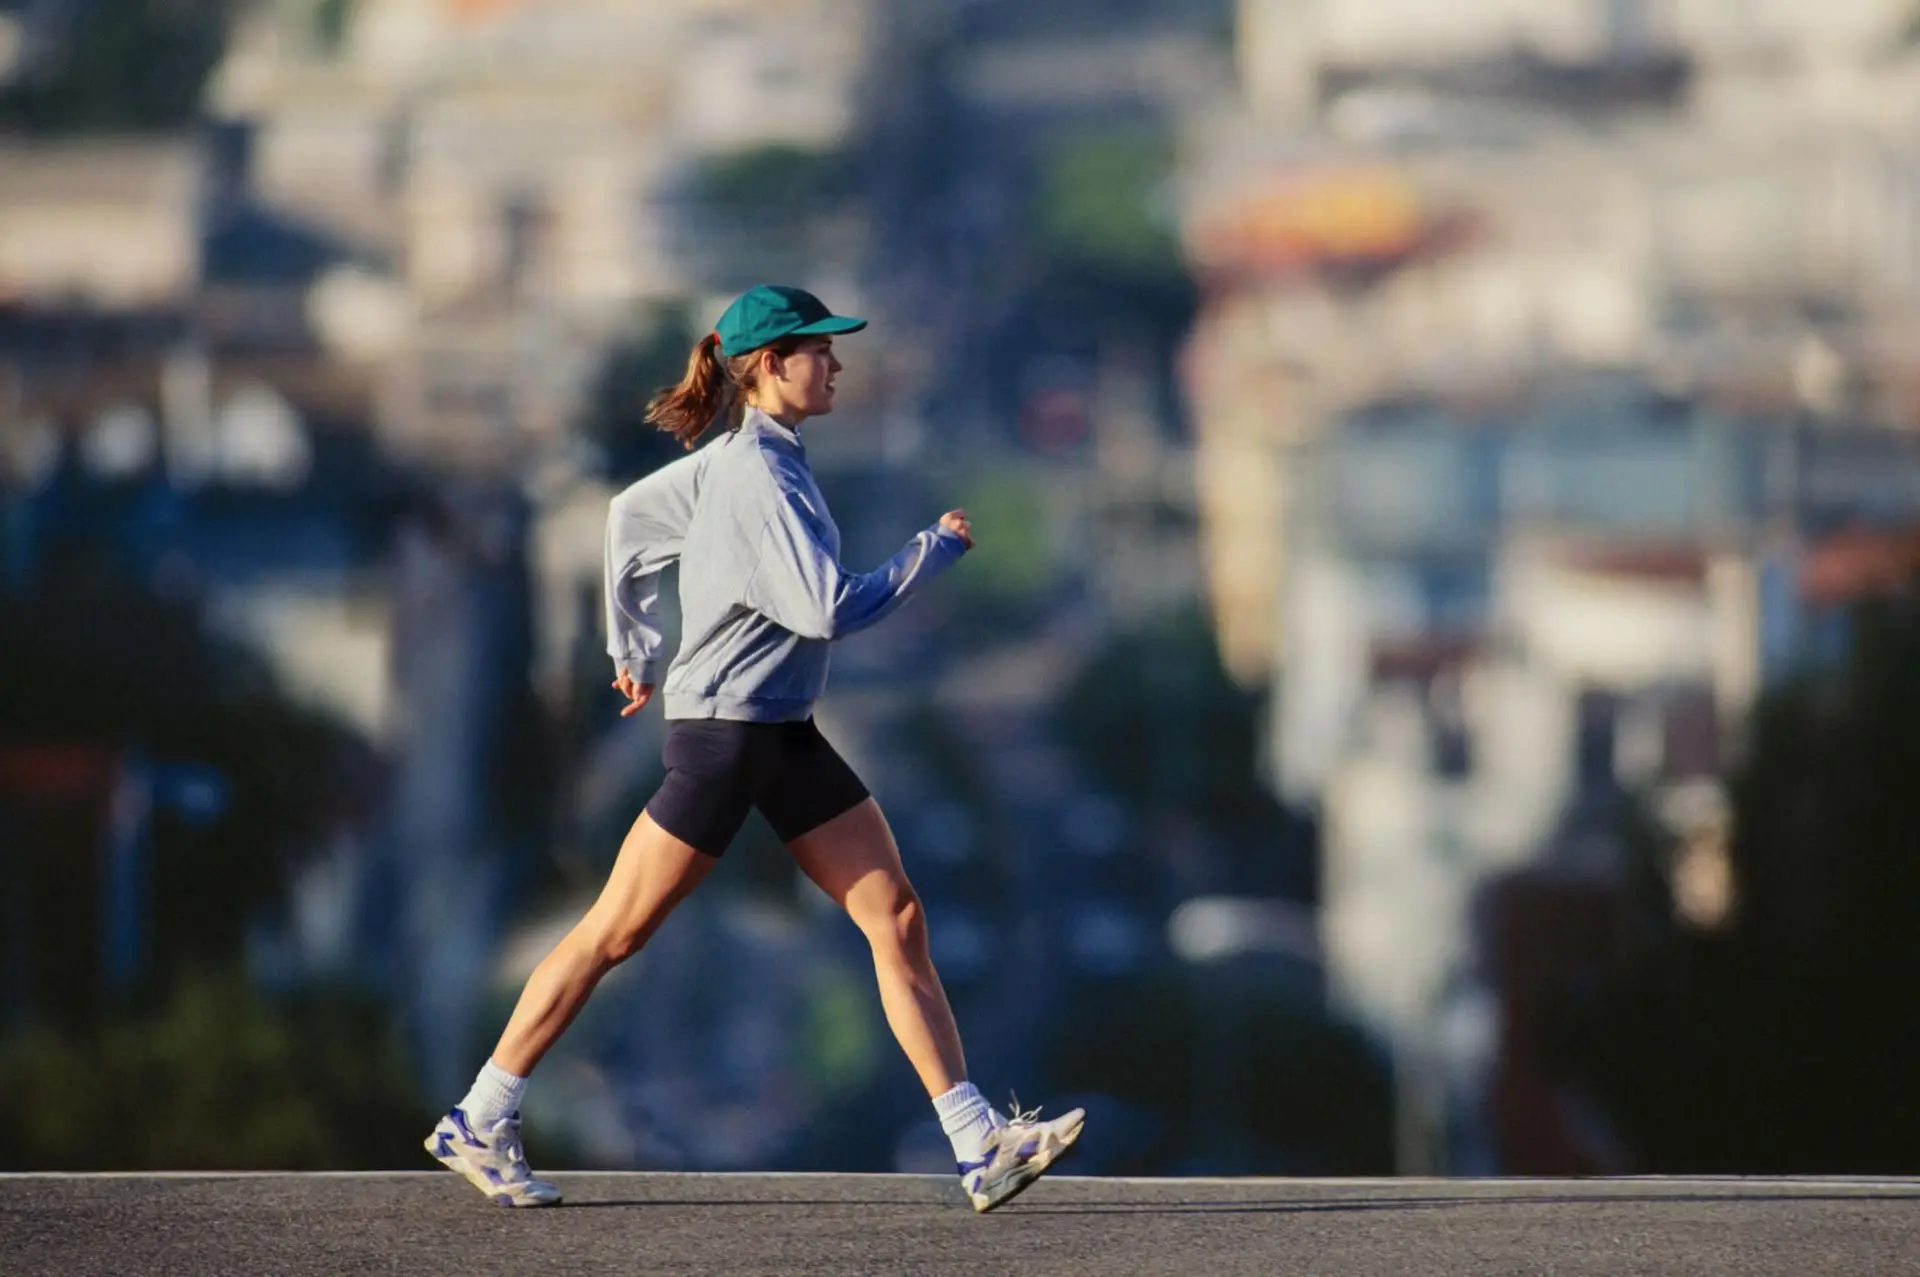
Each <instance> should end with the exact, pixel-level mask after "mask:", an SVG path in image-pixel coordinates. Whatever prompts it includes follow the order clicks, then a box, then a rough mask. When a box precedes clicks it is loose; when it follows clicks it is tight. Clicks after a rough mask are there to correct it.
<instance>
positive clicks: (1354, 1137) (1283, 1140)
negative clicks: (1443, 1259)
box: [1046, 958, 1393, 1175]
mask: <svg viewBox="0 0 1920 1277" xmlns="http://www.w3.org/2000/svg"><path fill="white" fill-rule="evenodd" d="M1046 1065H1047V1076H1048V1078H1049V1080H1050V1081H1051V1083H1052V1084H1053V1085H1054V1086H1056V1087H1058V1088H1060V1089H1061V1090H1064V1091H1066V1092H1069V1093H1072V1094H1076V1095H1087V1094H1090V1093H1091V1094H1094V1095H1101V1096H1108V1097H1112V1098H1114V1099H1117V1100H1120V1101H1123V1102H1124V1103H1125V1104H1126V1105H1128V1106H1129V1107H1131V1108H1133V1109H1136V1110H1139V1111H1142V1112H1145V1113H1149V1114H1152V1115H1154V1116H1155V1117H1157V1118H1158V1119H1159V1121H1157V1122H1156V1123H1154V1125H1153V1128H1152V1129H1153V1130H1154V1131H1155V1132H1157V1134H1156V1136H1155V1137H1154V1138H1153V1139H1151V1140H1149V1141H1148V1142H1146V1143H1144V1144H1143V1145H1141V1146H1139V1147H1132V1148H1129V1149H1127V1150H1126V1151H1124V1152H1122V1153H1119V1154H1118V1155H1117V1156H1115V1155H1112V1154H1109V1159H1110V1160H1109V1161H1108V1162H1107V1163H1105V1164H1103V1166H1102V1167H1101V1169H1102V1170H1103V1171H1105V1172H1107V1173H1111V1174H1153V1173H1165V1172H1166V1170H1167V1169H1168V1168H1169V1167H1177V1168H1179V1169H1180V1170H1181V1171H1183V1172H1186V1173H1196V1174H1206V1173H1232V1174H1258V1173H1270V1174H1318V1175H1387V1174H1391V1173H1392V1170H1393V1102H1392V1096H1391V1085H1390V1079H1389V1077H1388V1070H1387V1068H1386V1064H1385V1061H1384V1060H1383V1059H1382V1058H1381V1057H1380V1056H1379V1054H1378V1053H1377V1052H1376V1051H1374V1050H1373V1049H1372V1048H1371V1047H1370V1046H1369V1045H1368V1044H1367V1042H1366V1039H1365V1037H1364V1036H1363V1035H1362V1034H1361V1033H1360V1032H1359V1030H1357V1029H1356V1028H1355V1027H1353V1026H1352V1025H1350V1024H1345V1023H1343V1022H1341V1021H1339V1020H1337V1019H1335V1018H1333V1017H1332V1016H1330V1015H1329V1014H1328V1013H1327V1011H1326V1009H1325V1007H1324V1005H1323V1004H1322V1003H1321V1002H1320V1001H1319V1000H1307V999H1305V998H1303V997H1302V996H1301V995H1300V993H1299V991H1298V989H1297V986H1294V985H1290V984H1289V983H1288V981H1287V979H1286V978H1285V977H1283V976H1278V975H1276V973H1274V972H1272V971H1270V970H1269V969H1268V964H1266V963H1264V962H1263V961H1261V960H1258V959H1250V958H1242V959H1236V960H1231V961H1227V962H1216V963H1209V964H1206V965H1204V966H1191V967H1187V968H1184V969H1182V968H1180V967H1177V966H1174V965H1172V964H1168V965H1165V966H1162V967H1160V968H1159V969H1157V970H1154V971H1150V972H1147V973H1145V974H1143V975H1140V976H1137V977H1129V978H1126V979H1122V980H1115V981H1111V982H1107V983H1104V984H1100V985H1094V986H1090V987H1088V988H1085V989H1083V990H1082V991H1081V993H1080V995H1079V996H1077V997H1075V998H1074V999H1072V1000H1071V1001H1070V1002H1069V1003H1068V1004H1067V1006H1066V1008H1065V1010H1064V1011H1063V1013H1062V1015H1061V1017H1060V1018H1059V1020H1058V1021H1057V1022H1056V1024H1055V1026H1054V1031H1053V1033H1052V1034H1051V1038H1050V1042H1049V1045H1048V1048H1047V1057H1046Z"/></svg>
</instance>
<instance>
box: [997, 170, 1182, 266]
mask: <svg viewBox="0 0 1920 1277" xmlns="http://www.w3.org/2000/svg"><path fill="white" fill-rule="evenodd" d="M1173 167H1174V156H1173V151H1172V148H1171V147H1170V146H1169V145H1168V143H1167V142H1166V140H1165V139H1163V138H1159V137H1154V136H1147V135H1140V134H1134V133H1113V134H1100V135H1094V136H1090V137H1082V138H1079V139H1077V140H1075V141H1073V142H1071V143H1069V144H1067V145H1065V146H1063V147H1061V148H1060V149H1059V150H1057V151H1056V152H1054V153H1053V154H1052V155H1051V156H1049V157H1048V158H1047V159H1046V161H1045V162H1044V163H1043V165H1042V168H1041V171H1040V182H1039V191H1038V194H1037V196H1036V199H1035V207H1034V210H1033V219H1032V221H1033V225H1034V229H1035V234H1036V236H1037V238H1038V242H1039V247H1040V249H1041V251H1042V254H1043V256H1045V257H1046V258H1047V259H1048V260H1051V261H1053V262H1056V263H1059V264H1062V265H1065V266H1069V267H1073V266H1078V267H1081V268H1090V269H1091V270H1093V271H1094V272H1095V273H1098V274H1102V275H1108V276H1118V277H1121V278H1123V279H1128V280H1134V281H1139V282H1143V283H1150V282H1159V281H1165V280H1168V279H1177V278H1179V277H1180V275H1181V273H1182V267H1181V264H1180V255H1179V251H1178V247H1177V245H1176V243H1175V240H1174V236H1173V232H1172V229H1171V226H1170V219H1169V218H1167V217H1164V216H1162V215H1161V214H1160V213H1159V212H1158V206H1159V203H1160V201H1161V200H1162V198H1163V196H1162V191H1163V189H1164V187H1165V185H1166V183H1167V182H1168V181H1169V180H1170V178H1171V176H1172V173H1173Z"/></svg>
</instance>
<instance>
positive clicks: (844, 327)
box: [793, 315, 867, 337]
mask: <svg viewBox="0 0 1920 1277" xmlns="http://www.w3.org/2000/svg"><path fill="white" fill-rule="evenodd" d="M866 326H867V321H866V320H864V319H855V318H854V317H853V316H852V315H828V316H827V317H826V318H825V319H816V320H814V321H813V322H812V323H811V324H807V325H806V326H804V327H801V328H796V329H794V330H793V335H794V336H796V337H825V336H830V335H831V334H833V333H857V332H859V331H860V330H861V329H862V328H865V327H866Z"/></svg>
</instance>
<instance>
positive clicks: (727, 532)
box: [606, 408, 966, 723]
mask: <svg viewBox="0 0 1920 1277" xmlns="http://www.w3.org/2000/svg"><path fill="white" fill-rule="evenodd" d="M965 551H966V542H964V541H962V540H961V539H960V537H959V536H958V535H957V534H956V533H953V532H949V531H947V530H945V529H944V528H941V527H940V526H939V525H938V524H936V525H934V526H933V527H930V528H928V529H927V530H926V531H924V532H918V533H915V534H914V538H913V540H911V541H909V542H908V543H907V545H906V547H905V548H904V549H902V550H901V551H900V553H898V554H896V555H894V556H893V557H892V558H891V559H889V560H887V562H885V563H884V564H882V565H881V566H880V567H878V568H876V569H875V570H873V571H872V572H866V573H856V572H849V571H847V570H846V569H845V568H843V567H841V566H840V530H839V529H838V528H837V527H835V526H834V523H833V518H832V516H830V515H829V514H828V513H827V503H826V502H825V501H824V500H823V499H822V498H821V496H820V489H819V488H818V486H816V485H815V483H814V481H813V473H812V471H811V470H809V469H808V468H807V454H806V450H805V449H804V448H802V447H801V445H800V436H799V434H798V433H797V432H796V431H793V430H790V429H788V428H787V427H786V426H783V425H781V424H780V423H779V422H777V421H775V420H774V419H773V418H772V417H769V416H767V415H766V414H765V413H763V412H761V411H759V410H758V409H754V408H749V409H747V412H746V418H745V420H744V421H743V422H742V423H741V426H740V429H739V430H738V431H734V432H730V433H727V434H723V435H722V436H721V437H720V438H718V439H716V440H714V441H713V442H712V443H710V444H708V445H707V446H705V447H703V448H701V449H700V450H699V451H698V452H695V453H694V454H692V455H691V456H688V457H683V458H681V459H680V460H678V461H675V462H673V463H672V464H670V465H666V466H662V467H661V468H660V469H658V470H656V471H654V472H653V473H652V474H650V475H648V476H647V477H646V478H644V479H642V480H640V481H639V482H638V483H635V484H634V485H633V486H631V487H629V488H627V489H626V490H625V491H624V492H622V493H620V495H618V496H616V497H615V498H614V499H613V503H612V506H611V507H610V509H609V510H608V513H607V559H606V588H607V652H608V654H609V655H610V656H612V657H613V663H614V666H615V667H616V669H619V668H624V669H626V670H628V671H629V672H630V673H631V674H632V675H633V678H634V681H635V682H639V683H654V682H657V681H658V677H657V676H658V674H659V669H660V649H661V643H662V639H661V633H660V626H659V624H658V622H657V621H656V620H655V618H654V608H655V605H656V604H657V603H658V601H659V598H660V572H661V570H662V569H664V568H665V567H666V566H667V565H668V564H669V563H672V562H674V561H675V560H676V559H677V560H679V562H680V619H681V636H680V651H679V654H678V655H677V656H675V657H674V659H673V663H672V664H671V665H670V666H669V667H668V668H667V678H666V687H665V699H666V714H667V717H668V718H728V719H739V720H743V721H746V722H753V723H780V722H791V721H798V720H801V719H804V718H806V717H807V716H808V715H809V714H811V713H812V712H813V703H814V701H816V700H818V699H819V697H820V694H821V692H823V691H824V690H826V685H827V652H828V643H829V642H830V641H831V640H833V639H837V638H840V637H842V636H844V635H847V634H852V633H855V632H857V631H859V630H863V629H865V628H866V627H867V626H869V625H872V624H873V623H874V622H876V621H878V620H880V619H881V618H882V617H884V616H886V615H887V614H888V613H890V612H892V611H893V610H894V609H895V608H896V607H898V606H900V604H901V603H903V602H905V601H906V599H907V597H908V596H909V595H910V594H912V593H913V592H914V590H916V589H918V588H919V587H920V586H921V585H922V584H924V583H925V582H927V581H929V580H931V579H933V578H934V577H935V576H937V575H939V574H940V573H941V572H944V571H945V570H946V569H948V568H949V567H952V566H953V565H954V564H955V563H956V562H958V561H959V559H960V556H961V555H962V554H963V553H965Z"/></svg>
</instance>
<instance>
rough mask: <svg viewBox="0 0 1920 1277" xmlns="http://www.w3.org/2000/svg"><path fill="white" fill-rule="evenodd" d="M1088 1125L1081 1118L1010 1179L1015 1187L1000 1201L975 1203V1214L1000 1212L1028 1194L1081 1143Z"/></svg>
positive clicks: (1001, 1197) (1003, 1195) (1002, 1196)
mask: <svg viewBox="0 0 1920 1277" xmlns="http://www.w3.org/2000/svg"><path fill="white" fill-rule="evenodd" d="M1086 1125H1087V1120H1086V1119H1085V1118H1081V1119H1080V1121H1079V1122H1077V1123H1076V1124H1075V1125H1074V1127H1073V1129H1072V1130H1070V1131H1068V1132H1067V1133H1066V1134H1064V1135H1062V1136H1061V1137H1060V1142H1059V1143H1058V1144H1057V1145H1055V1146H1054V1147H1053V1148H1052V1149H1051V1150H1048V1151H1043V1152H1042V1153H1041V1154H1040V1155H1039V1156H1037V1157H1035V1158H1034V1159H1033V1160H1032V1161H1030V1162H1028V1163H1027V1164H1026V1165H1025V1166H1022V1167H1021V1168H1020V1169H1019V1170H1018V1171H1017V1172H1015V1173H1014V1174H1013V1175H1012V1176H1010V1177H1009V1178H1010V1179H1011V1180H1012V1181H1013V1187H1011V1188H1009V1189H1008V1190H1007V1191H1006V1192H1004V1193H1002V1194H1001V1195H1000V1197H999V1199H998V1200H996V1201H990V1202H985V1203H982V1202H977V1201H976V1202H974V1204H973V1210H974V1213H975V1214H977V1215H984V1214H986V1213H987V1212H988V1211H991V1210H999V1209H1000V1208H1001V1207H1002V1206H1005V1205H1006V1204H1007V1203H1008V1202H1010V1201H1012V1200H1013V1199H1014V1198H1016V1197H1018V1196H1020V1194H1022V1193H1024V1192H1026V1191H1027V1189H1029V1188H1031V1187H1032V1186H1033V1183H1034V1181H1035V1180H1037V1179H1039V1178H1040V1177H1041V1176H1042V1175H1045V1174H1046V1173H1047V1170H1048V1168H1050V1167H1051V1166H1052V1165H1053V1164H1054V1163H1055V1162H1057V1161H1059V1160H1060V1159H1061V1158H1063V1157H1065V1156H1066V1155H1067V1154H1068V1153H1070V1152H1072V1151H1073V1146H1074V1145H1075V1144H1077V1143H1079V1141H1080V1132H1081V1131H1083V1130H1085V1129H1086Z"/></svg>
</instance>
